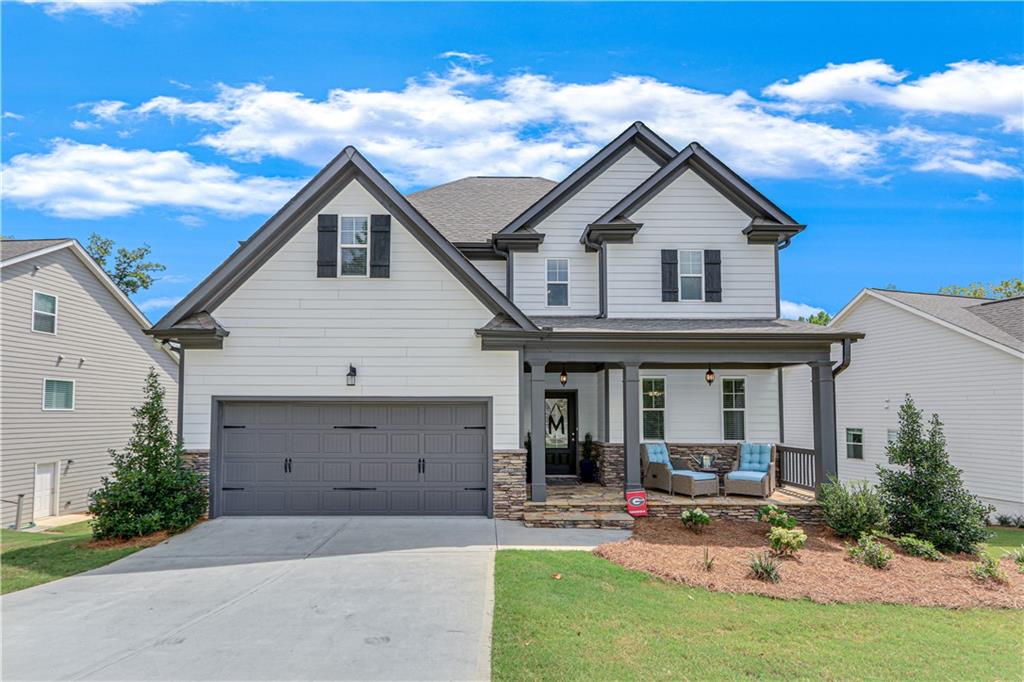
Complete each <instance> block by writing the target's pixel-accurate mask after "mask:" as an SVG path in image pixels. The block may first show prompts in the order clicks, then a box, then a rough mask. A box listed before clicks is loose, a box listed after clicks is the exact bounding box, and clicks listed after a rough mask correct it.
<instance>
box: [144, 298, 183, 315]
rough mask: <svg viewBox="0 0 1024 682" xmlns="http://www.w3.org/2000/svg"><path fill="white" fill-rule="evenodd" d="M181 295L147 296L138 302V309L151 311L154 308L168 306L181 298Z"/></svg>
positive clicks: (159, 308)
mask: <svg viewBox="0 0 1024 682" xmlns="http://www.w3.org/2000/svg"><path fill="white" fill-rule="evenodd" d="M181 298H182V297H181V296H156V297H155V298H147V299H146V300H145V301H143V302H142V303H139V304H138V305H139V310H141V311H143V312H146V313H148V312H152V311H154V310H162V309H165V308H170V307H171V306H173V305H175V304H176V303H177V302H178V301H180V300H181Z"/></svg>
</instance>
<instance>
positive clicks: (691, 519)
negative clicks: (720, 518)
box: [679, 507, 711, 534]
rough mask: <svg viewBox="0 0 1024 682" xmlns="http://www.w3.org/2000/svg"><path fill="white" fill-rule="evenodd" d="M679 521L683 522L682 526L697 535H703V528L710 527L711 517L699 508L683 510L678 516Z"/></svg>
mask: <svg viewBox="0 0 1024 682" xmlns="http://www.w3.org/2000/svg"><path fill="white" fill-rule="evenodd" d="M679 520H680V521H682V522H683V525H684V526H686V527H687V528H689V529H690V530H691V531H693V532H694V533H697V534H700V533H703V532H704V528H705V527H706V526H709V525H711V517H710V516H708V515H707V512H705V511H704V510H702V509H701V508H700V507H697V508H695V509H684V510H683V512H682V513H681V514H680V515H679Z"/></svg>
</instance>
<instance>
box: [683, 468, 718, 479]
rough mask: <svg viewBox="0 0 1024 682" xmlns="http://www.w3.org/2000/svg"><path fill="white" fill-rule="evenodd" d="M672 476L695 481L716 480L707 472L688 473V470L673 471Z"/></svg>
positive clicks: (714, 476) (713, 475)
mask: <svg viewBox="0 0 1024 682" xmlns="http://www.w3.org/2000/svg"><path fill="white" fill-rule="evenodd" d="M672 475H673V476H686V477H687V478H692V479H693V480H695V481H710V480H712V479H716V478H718V476H716V475H715V474H712V473H708V472H707V471H690V470H689V469H674V470H673V471H672Z"/></svg>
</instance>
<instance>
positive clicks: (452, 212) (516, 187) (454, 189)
mask: <svg viewBox="0 0 1024 682" xmlns="http://www.w3.org/2000/svg"><path fill="white" fill-rule="evenodd" d="M555 184H556V183H555V182H554V181H552V180H547V179H546V178H517V177H504V178H502V177H471V178H462V179H461V180H455V181H453V182H449V183H446V184H444V185H438V186H437V187H431V188H430V189H424V190H420V191H419V192H414V193H413V194H410V195H408V196H407V197H406V198H407V199H408V200H409V202H410V203H411V204H412V205H413V206H414V207H416V210H417V211H419V212H420V213H422V214H423V217H425V218H426V219H427V220H429V221H430V223H431V224H432V225H433V226H434V227H436V228H437V229H438V230H439V231H440V232H441V234H443V235H444V236H445V237H446V238H447V239H448V241H450V242H462V243H473V242H477V243H479V242H486V241H488V240H489V239H490V237H491V235H492V234H494V233H495V232H497V231H499V230H500V229H501V228H503V227H505V225H507V224H508V223H510V222H511V221H512V220H513V219H514V218H516V217H517V216H518V215H519V214H520V213H522V212H523V211H525V210H526V209H528V208H529V207H530V206H532V205H533V204H534V203H535V202H536V201H537V200H538V199H540V198H541V197H542V196H544V195H545V194H547V193H548V191H550V190H551V188H552V187H554V186H555Z"/></svg>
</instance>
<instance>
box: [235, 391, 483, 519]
mask: <svg viewBox="0 0 1024 682" xmlns="http://www.w3.org/2000/svg"><path fill="white" fill-rule="evenodd" d="M222 414H223V416H224V421H223V425H224V426H233V427H235V428H230V429H229V428H224V429H222V431H221V438H220V448H221V450H220V451H221V458H220V462H219V464H218V466H219V469H218V471H219V486H220V487H221V488H222V489H221V490H218V494H219V495H220V498H219V502H220V504H219V506H218V509H219V511H220V513H223V514H237V515H245V514H250V515H252V514H268V515H270V514H482V513H484V512H485V511H486V509H487V490H486V485H487V484H486V478H487V472H488V468H487V454H488V450H489V449H488V442H487V438H488V433H487V430H486V429H481V428H478V427H479V426H482V425H485V424H486V422H487V408H486V406H485V405H467V404H461V403H432V402H429V401H428V402H400V403H386V402H382V403H380V404H376V403H375V404H359V403H342V404H336V403H320V404H318V403H291V402H287V401H281V402H277V403H275V402H272V401H268V402H266V403H244V402H243V403H225V404H224V405H223V412H222ZM226 488H231V489H232V490H226ZM236 488H237V489H236ZM467 488H471V490H466V489H467Z"/></svg>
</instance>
